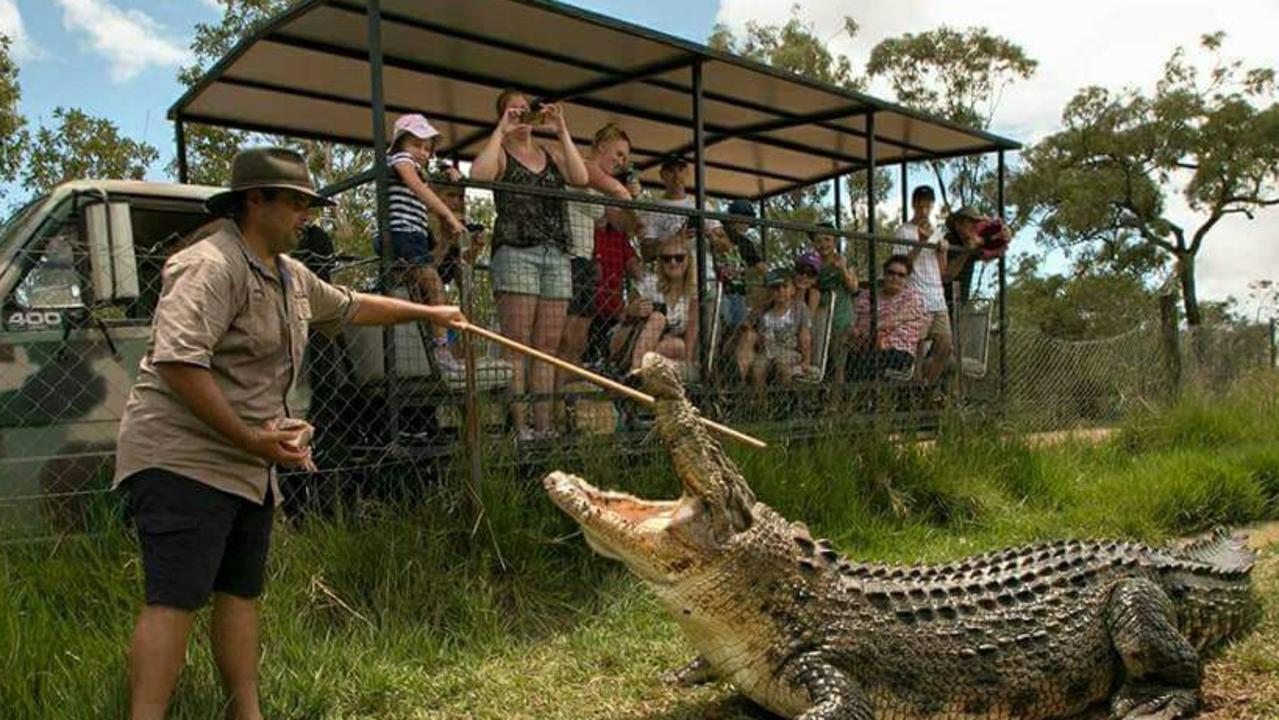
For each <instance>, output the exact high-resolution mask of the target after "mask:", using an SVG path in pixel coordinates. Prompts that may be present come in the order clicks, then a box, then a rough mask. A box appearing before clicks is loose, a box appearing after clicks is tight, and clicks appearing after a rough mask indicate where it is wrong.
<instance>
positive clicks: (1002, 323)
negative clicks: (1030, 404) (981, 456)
mask: <svg viewBox="0 0 1279 720" xmlns="http://www.w3.org/2000/svg"><path fill="white" fill-rule="evenodd" d="M1006 172H1007V167H1006V163H1005V162H1004V151H1003V150H1000V151H999V163H998V168H997V185H996V193H997V194H998V196H997V198H996V204H997V205H998V210H999V219H1000V220H1004V210H1005V208H1004V180H1005V174H1006ZM1007 392H1008V260H1007V258H1006V257H1005V256H1003V255H1000V256H999V398H1000V400H1001V401H1005V402H1006V401H1007V399H1008V396H1007Z"/></svg>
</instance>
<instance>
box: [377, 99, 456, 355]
mask: <svg viewBox="0 0 1279 720" xmlns="http://www.w3.org/2000/svg"><path fill="white" fill-rule="evenodd" d="M439 134H440V133H439V131H438V130H436V129H435V128H434V127H431V123H429V122H427V120H426V118H425V117H423V116H421V115H416V114H410V115H401V116H400V118H399V119H397V120H396V121H395V132H394V134H393V135H392V136H391V149H390V151H389V152H388V154H387V163H388V164H389V165H390V166H391V172H390V174H389V177H388V183H387V201H388V203H387V204H388V206H389V210H390V230H391V232H390V235H391V249H392V254H393V255H394V256H395V259H396V260H397V261H399V262H401V263H405V264H407V267H406V268H405V269H404V275H405V277H406V279H407V280H408V281H409V282H410V283H411V284H412V286H413V290H414V298H415V299H421V300H424V301H425V302H427V303H430V304H433V305H440V304H443V303H444V300H445V298H444V283H443V282H442V281H441V279H440V272H439V269H438V266H439V265H440V264H441V263H442V261H443V255H442V253H441V251H442V250H444V248H442V247H439V245H440V243H441V242H442V241H443V240H444V239H443V238H441V237H437V236H435V235H434V234H433V233H432V232H431V215H432V214H435V215H437V216H439V217H440V218H441V219H442V220H443V222H442V223H441V225H442V226H443V227H442V229H443V230H444V231H445V232H447V233H448V234H449V236H452V237H456V236H458V235H461V234H462V233H464V232H466V227H465V226H463V225H462V221H461V220H460V219H458V217H457V216H456V215H454V214H453V212H452V211H451V210H450V209H449V207H448V206H447V205H445V204H444V202H443V201H441V200H440V198H439V196H437V195H436V194H435V192H434V191H433V190H432V189H431V188H430V186H428V185H427V184H426V180H425V177H424V175H425V170H426V166H427V164H428V163H429V162H430V160H431V156H432V155H434V154H435V146H436V143H437V142H438V140H439ZM373 249H374V251H375V252H377V253H378V254H379V255H380V254H381V253H382V238H381V236H380V235H375V236H374V240H373ZM446 332H447V331H446V330H445V328H442V327H437V328H435V329H434V335H433V337H434V338H435V347H434V348H433V349H432V352H433V353H434V356H435V360H436V363H437V364H438V365H439V366H440V368H441V369H443V370H445V371H452V372H456V371H459V370H461V365H460V364H459V363H458V362H457V360H455V359H454V357H453V355H452V354H451V353H450V352H449V349H448V337H447V334H446Z"/></svg>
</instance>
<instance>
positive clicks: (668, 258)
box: [658, 255, 688, 263]
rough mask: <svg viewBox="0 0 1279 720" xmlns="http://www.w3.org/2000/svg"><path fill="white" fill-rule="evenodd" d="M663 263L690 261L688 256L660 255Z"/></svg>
mask: <svg viewBox="0 0 1279 720" xmlns="http://www.w3.org/2000/svg"><path fill="white" fill-rule="evenodd" d="M658 257H659V258H661V260H662V262H668V263H681V262H684V261H685V260H687V259H688V256H687V255H658Z"/></svg>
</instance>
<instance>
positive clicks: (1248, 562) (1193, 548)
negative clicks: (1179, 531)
mask: <svg viewBox="0 0 1279 720" xmlns="http://www.w3.org/2000/svg"><path fill="white" fill-rule="evenodd" d="M1172 550H1173V551H1174V552H1175V553H1176V554H1177V555H1179V556H1181V557H1182V558H1185V559H1186V560H1192V561H1194V562H1199V563H1203V564H1205V565H1209V566H1211V567H1213V568H1214V569H1216V570H1217V571H1218V572H1221V573H1223V574H1227V575H1247V574H1248V573H1250V572H1251V571H1252V568H1253V566H1254V565H1256V563H1257V553H1256V552H1254V551H1252V550H1250V549H1249V548H1248V545H1247V538H1246V537H1244V536H1242V535H1232V534H1231V533H1230V531H1229V530H1227V529H1226V528H1222V527H1219V528H1217V529H1215V530H1213V531H1212V532H1211V533H1209V534H1207V535H1204V536H1202V537H1198V538H1194V539H1192V540H1190V541H1188V542H1185V543H1182V544H1181V545H1179V546H1173V548H1172Z"/></svg>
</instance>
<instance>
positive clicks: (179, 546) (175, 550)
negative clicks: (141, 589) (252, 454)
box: [125, 468, 275, 610]
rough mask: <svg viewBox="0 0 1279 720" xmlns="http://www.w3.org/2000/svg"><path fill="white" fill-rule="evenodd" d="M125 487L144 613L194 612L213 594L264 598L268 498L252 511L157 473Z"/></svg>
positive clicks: (271, 507) (235, 499)
mask: <svg viewBox="0 0 1279 720" xmlns="http://www.w3.org/2000/svg"><path fill="white" fill-rule="evenodd" d="M125 487H126V488H127V489H128V493H129V512H130V514H131V515H132V516H133V521H134V524H135V525H136V526H137V531H138V542H139V544H140V545H141V546H142V572H143V575H144V576H145V584H146V602H147V604H148V605H163V606H166V607H173V608H178V609H180V610H197V609H199V608H200V607H201V606H203V605H204V604H205V603H207V602H208V601H209V595H210V594H212V593H214V592H220V593H227V594H230V595H235V596H237V597H242V598H250V599H251V598H256V597H257V596H258V595H261V594H262V585H263V581H264V578H265V575H266V555H267V548H268V547H269V546H270V544H271V517H272V514H273V513H274V511H275V500H274V499H273V498H272V497H271V492H270V490H268V491H267V497H266V500H265V502H264V503H263V504H262V505H258V504H257V503H254V502H251V501H249V500H246V499H244V498H242V497H239V496H238V495H232V494H230V493H226V492H223V491H221V490H218V489H216V488H214V487H212V486H209V485H205V484H204V483H202V482H199V481H198V480H193V479H191V478H189V477H186V476H184V475H179V474H177V473H174V472H170V471H168V470H162V469H160V468H147V469H146V470H141V471H139V472H136V473H134V474H133V475H130V476H129V477H128V478H127V479H126V480H125Z"/></svg>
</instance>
